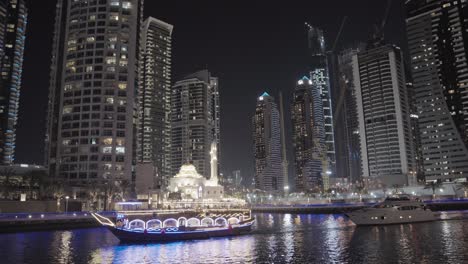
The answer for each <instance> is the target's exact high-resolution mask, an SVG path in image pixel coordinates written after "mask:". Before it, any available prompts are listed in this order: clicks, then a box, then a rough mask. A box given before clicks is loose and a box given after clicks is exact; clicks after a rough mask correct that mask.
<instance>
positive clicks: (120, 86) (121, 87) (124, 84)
mask: <svg viewBox="0 0 468 264" xmlns="http://www.w3.org/2000/svg"><path fill="white" fill-rule="evenodd" d="M119 89H120V90H125V89H127V83H119Z"/></svg>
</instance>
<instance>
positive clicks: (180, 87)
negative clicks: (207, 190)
mask: <svg viewBox="0 0 468 264" xmlns="http://www.w3.org/2000/svg"><path fill="white" fill-rule="evenodd" d="M170 100H171V143H170V144H171V146H170V147H171V161H170V166H171V175H176V174H177V172H178V171H179V170H180V167H181V166H182V165H184V164H187V163H191V164H193V165H194V166H195V168H196V169H197V172H198V173H199V174H201V175H203V176H205V177H206V178H209V175H210V168H211V165H210V148H211V144H212V142H216V144H217V156H218V158H217V161H218V164H219V155H220V154H219V153H220V148H219V139H220V135H219V131H220V130H219V116H220V115H219V110H220V107H219V92H218V78H217V77H213V76H211V74H210V72H209V71H208V70H203V71H198V72H195V73H193V74H190V75H187V76H185V77H184V78H182V79H181V80H179V81H177V82H176V83H175V84H174V86H173V87H172V91H171V99H170Z"/></svg>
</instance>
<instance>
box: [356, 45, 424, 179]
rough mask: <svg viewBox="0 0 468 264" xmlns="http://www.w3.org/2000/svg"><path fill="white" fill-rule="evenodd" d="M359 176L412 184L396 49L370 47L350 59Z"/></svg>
mask: <svg viewBox="0 0 468 264" xmlns="http://www.w3.org/2000/svg"><path fill="white" fill-rule="evenodd" d="M352 60H353V81H354V89H355V90H356V93H355V96H356V103H357V113H358V122H359V136H360V146H361V147H360V149H361V160H362V176H363V177H365V178H368V177H370V178H373V179H376V178H377V179H380V180H382V181H383V182H384V183H386V184H407V183H408V182H413V181H414V179H412V178H411V177H412V172H413V171H414V169H415V168H414V148H413V145H412V144H413V142H412V133H411V121H410V109H409V104H408V103H409V102H408V94H407V89H406V80H405V72H404V61H403V58H402V53H401V51H400V49H399V48H398V47H395V46H392V45H381V44H376V45H370V46H368V47H367V50H366V51H363V52H359V53H358V54H355V55H353V58H352Z"/></svg>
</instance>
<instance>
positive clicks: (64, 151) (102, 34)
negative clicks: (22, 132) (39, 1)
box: [46, 0, 143, 186]
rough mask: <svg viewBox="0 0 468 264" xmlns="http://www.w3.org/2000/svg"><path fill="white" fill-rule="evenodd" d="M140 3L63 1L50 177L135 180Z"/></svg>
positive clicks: (79, 181)
mask: <svg viewBox="0 0 468 264" xmlns="http://www.w3.org/2000/svg"><path fill="white" fill-rule="evenodd" d="M142 4H143V2H142V1H140V0H107V1H67V0H59V1H58V3H57V8H56V21H55V32H54V42H53V50H52V53H53V54H52V64H51V76H50V90H49V109H48V120H47V121H48V124H47V135H46V152H47V156H48V157H47V159H46V164H47V166H48V169H49V172H50V176H51V177H52V178H54V179H59V180H63V181H66V182H67V183H68V184H69V185H71V186H81V185H88V184H99V183H108V182H112V181H120V180H128V181H130V182H134V180H135V178H134V175H135V174H134V173H133V166H134V165H135V159H134V155H135V153H134V151H135V150H134V143H135V142H134V139H133V138H134V130H135V126H136V124H135V122H134V120H135V119H136V118H135V110H136V109H135V99H136V98H135V94H136V92H135V91H136V88H135V84H136V77H137V76H136V73H137V50H138V48H137V47H138V41H137V39H138V38H137V37H138V34H137V33H138V32H139V23H140V15H141V10H142Z"/></svg>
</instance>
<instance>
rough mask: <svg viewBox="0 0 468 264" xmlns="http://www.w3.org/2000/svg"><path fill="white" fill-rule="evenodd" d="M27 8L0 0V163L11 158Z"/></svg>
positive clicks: (10, 0) (16, 0) (13, 0)
mask: <svg viewBox="0 0 468 264" xmlns="http://www.w3.org/2000/svg"><path fill="white" fill-rule="evenodd" d="M26 23H27V9H26V6H25V1H24V0H0V74H1V76H0V163H2V164H12V163H13V161H14V159H15V145H16V123H17V120H18V109H19V98H20V90H21V75H22V72H23V54H24V45H25V39H26Z"/></svg>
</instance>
